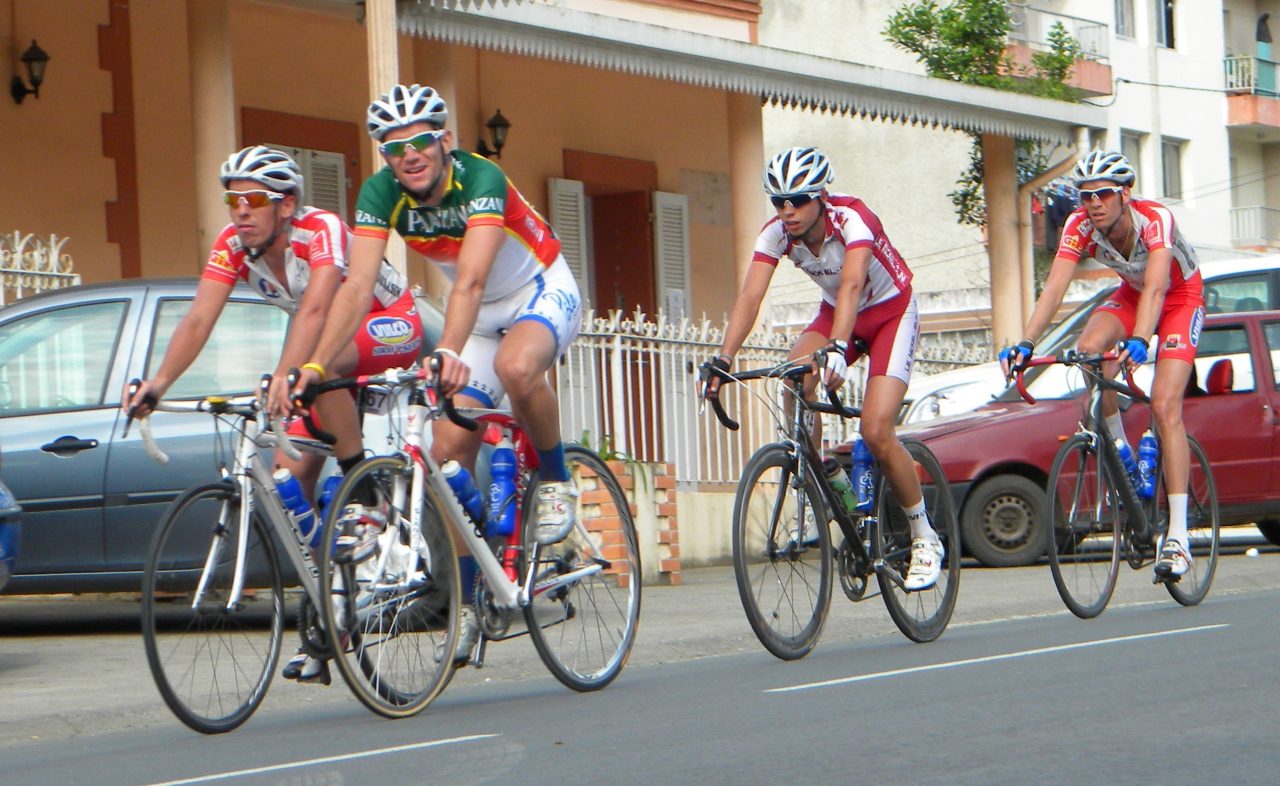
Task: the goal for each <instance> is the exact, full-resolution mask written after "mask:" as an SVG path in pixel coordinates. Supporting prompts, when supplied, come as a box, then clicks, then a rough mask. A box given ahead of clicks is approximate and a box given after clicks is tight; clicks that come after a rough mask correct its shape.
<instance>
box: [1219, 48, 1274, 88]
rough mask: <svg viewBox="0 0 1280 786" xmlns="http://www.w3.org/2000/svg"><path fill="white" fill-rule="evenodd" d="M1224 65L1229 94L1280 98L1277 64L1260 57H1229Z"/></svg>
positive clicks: (1223, 62) (1225, 59) (1224, 60)
mask: <svg viewBox="0 0 1280 786" xmlns="http://www.w3.org/2000/svg"><path fill="white" fill-rule="evenodd" d="M1222 65H1223V75H1224V77H1225V79H1226V89H1227V92H1228V93H1238V94H1250V95H1261V96H1270V97H1272V98H1275V97H1280V85H1277V80H1276V68H1277V64H1276V63H1275V62H1273V61H1271V60H1263V59H1262V58H1260V57H1227V58H1224V59H1223V61H1222Z"/></svg>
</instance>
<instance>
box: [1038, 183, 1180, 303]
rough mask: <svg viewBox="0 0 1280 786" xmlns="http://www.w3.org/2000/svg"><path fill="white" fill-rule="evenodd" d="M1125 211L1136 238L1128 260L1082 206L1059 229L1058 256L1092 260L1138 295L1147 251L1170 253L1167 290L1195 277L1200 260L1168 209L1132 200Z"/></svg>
mask: <svg viewBox="0 0 1280 786" xmlns="http://www.w3.org/2000/svg"><path fill="white" fill-rule="evenodd" d="M1129 208H1130V216H1131V218H1132V219H1133V225H1134V227H1136V228H1137V230H1138V238H1137V240H1136V241H1135V242H1134V244H1133V253H1131V254H1130V255H1129V258H1128V259H1125V257H1124V255H1123V254H1121V253H1120V252H1119V251H1118V250H1116V247H1115V246H1113V245H1111V241H1109V240H1107V238H1106V236H1105V235H1104V234H1103V233H1102V232H1101V231H1100V230H1099V229H1097V228H1096V227H1094V225H1093V222H1092V221H1090V220H1089V214H1088V212H1087V211H1086V209H1085V208H1083V207H1080V208H1076V210H1075V211H1073V212H1072V213H1071V215H1070V216H1068V217H1067V223H1066V224H1064V225H1063V227H1062V240H1061V241H1060V242H1059V243H1058V256H1060V257H1065V258H1066V259H1069V260H1071V261H1073V262H1079V261H1080V260H1081V259H1087V258H1089V257H1092V258H1094V259H1096V260H1098V262H1099V263H1100V264H1102V265H1106V266H1107V267H1109V268H1111V269H1112V270H1114V271H1116V273H1119V274H1120V278H1122V279H1124V280H1125V282H1126V283H1127V284H1129V286H1131V287H1133V288H1134V289H1136V290H1138V291H1139V292H1141V291H1142V286H1143V281H1144V280H1145V278H1146V272H1147V260H1148V259H1149V258H1150V255H1151V252H1152V251H1155V250H1156V249H1159V248H1167V249H1169V250H1170V251H1172V252H1173V261H1172V262H1171V263H1170V267H1169V288H1170V289H1172V288H1173V287H1176V286H1178V285H1179V284H1181V283H1183V282H1184V281H1188V280H1190V279H1191V278H1192V277H1193V276H1195V274H1196V271H1197V270H1198V269H1199V267H1200V260H1199V258H1198V257H1197V256H1196V250H1195V249H1194V248H1192V247H1191V244H1190V243H1188V242H1187V241H1186V238H1184V237H1183V236H1182V233H1181V232H1180V231H1178V227H1177V226H1176V225H1175V224H1174V221H1173V213H1171V212H1169V208H1167V207H1165V206H1164V205H1162V204H1160V203H1159V202H1153V201H1151V200H1150V199H1134V200H1132V201H1130V203H1129Z"/></svg>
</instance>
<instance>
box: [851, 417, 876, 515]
mask: <svg viewBox="0 0 1280 786" xmlns="http://www.w3.org/2000/svg"><path fill="white" fill-rule="evenodd" d="M851 453H852V459H853V473H852V475H851V476H850V481H851V482H852V483H853V490H854V492H856V493H857V495H858V511H859V512H860V513H868V512H870V511H871V509H872V508H873V507H875V501H876V480H875V473H874V472H873V471H872V468H873V466H874V465H875V461H876V458H875V456H873V455H871V448H869V447H867V442H866V440H864V439H863V438H862V435H861V434H854V435H853V450H852V451H851Z"/></svg>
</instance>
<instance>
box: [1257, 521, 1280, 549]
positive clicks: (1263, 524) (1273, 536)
mask: <svg viewBox="0 0 1280 786" xmlns="http://www.w3.org/2000/svg"><path fill="white" fill-rule="evenodd" d="M1254 524H1255V526H1257V528H1258V531H1259V532H1261V533H1262V537H1264V538H1266V539H1267V542H1268V543H1271V544H1273V545H1276V546H1280V520H1276V519H1266V520H1263V521H1258V522H1254Z"/></svg>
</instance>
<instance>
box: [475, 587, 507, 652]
mask: <svg viewBox="0 0 1280 786" xmlns="http://www.w3.org/2000/svg"><path fill="white" fill-rule="evenodd" d="M475 604H476V618H477V619H478V620H479V621H480V630H481V631H482V632H483V633H484V635H485V637H486V638H490V639H498V638H501V637H503V636H505V635H506V633H507V631H508V630H509V629H510V628H511V609H500V608H498V606H497V604H495V603H494V602H493V593H492V592H490V591H489V585H488V584H487V583H485V580H484V575H483V574H477V575H476V591H475Z"/></svg>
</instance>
